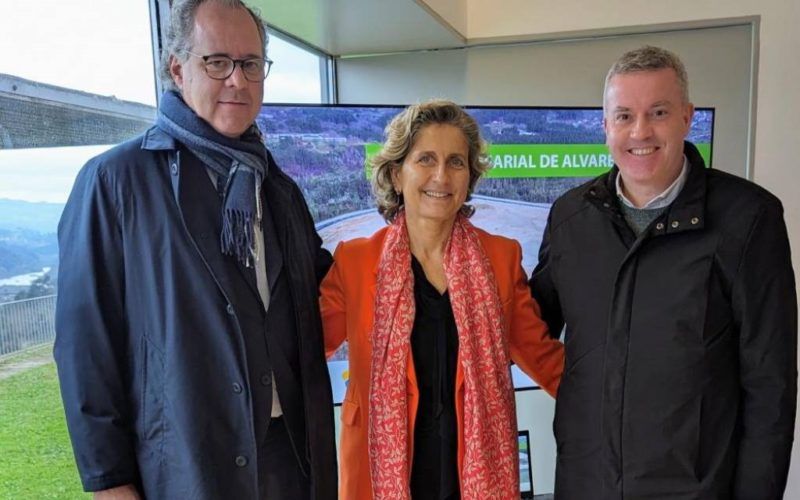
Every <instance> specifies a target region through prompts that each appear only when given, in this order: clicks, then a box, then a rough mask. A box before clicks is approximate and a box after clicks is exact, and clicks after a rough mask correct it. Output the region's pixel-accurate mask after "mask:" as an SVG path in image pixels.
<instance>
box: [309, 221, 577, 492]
mask: <svg viewBox="0 0 800 500" xmlns="http://www.w3.org/2000/svg"><path fill="white" fill-rule="evenodd" d="M386 230H387V228H383V229H381V230H379V231H378V232H376V233H375V234H373V235H372V236H371V237H369V238H357V239H354V240H350V241H347V242H342V243H340V244H339V246H338V247H337V248H336V252H335V253H334V264H333V267H332V268H331V270H330V271H329V272H328V275H327V276H326V277H325V280H324V281H323V282H322V288H321V291H322V297H321V299H320V304H321V309H322V324H323V330H324V333H325V351H326V354H327V355H328V356H331V355H333V353H334V352H336V350H337V349H338V348H339V346H341V345H342V342H344V341H345V340H347V341H348V343H349V360H350V366H349V371H350V379H349V382H348V386H347V393H346V394H345V398H344V401H343V403H342V415H341V418H342V431H341V443H340V459H339V471H340V472H339V476H340V482H339V485H340V490H339V498H341V499H343V500H371V499H372V480H371V478H370V470H369V454H368V449H367V435H368V430H367V421H368V413H369V385H370V363H371V356H372V347H371V343H370V338H369V335H370V332H371V331H372V322H373V307H374V302H375V285H376V282H377V272H378V261H379V259H380V255H381V250H382V248H383V241H384V238H385V236H386ZM478 234H479V239H480V241H481V244H482V245H483V248H484V251H485V252H486V254H487V256H488V257H489V261H490V262H491V265H492V270H493V271H494V275H495V279H496V281H497V287H498V292H499V294H500V301H501V303H502V304H503V315H504V320H505V327H506V332H507V334H508V346H509V351H510V354H511V359H512V360H513V361H514V362H515V363H516V364H517V365H518V366H519V367H520V368H521V369H522V370H523V371H524V372H525V373H527V374H528V375H529V376H530V377H531V378H533V379H534V380H535V381H536V382H538V383H539V385H540V386H541V387H542V388H543V389H544V390H545V391H547V392H548V393H549V394H550V395H551V396H555V394H556V391H557V390H558V383H559V381H560V379H561V372H562V371H563V366H564V347H563V345H562V343H561V342H559V341H557V340H554V339H552V338H551V337H550V336H549V334H548V331H547V325H546V324H545V323H544V322H543V321H542V319H541V317H540V316H541V315H540V312H539V306H538V304H537V303H536V302H535V301H534V300H533V298H532V297H531V292H530V289H529V288H528V284H527V278H526V276H525V272H524V271H523V269H522V265H521V262H522V249H521V248H520V245H519V243H517V241H515V240H512V239H508V238H504V237H501V236H495V235H492V234H489V233H487V232H485V231H482V230H480V229H479V230H478ZM409 349H410V347H409ZM408 360H409V362H408V375H407V388H408V436H409V440H410V442H409V446H408V450H409V457H408V460H409V463H410V462H411V457H413V444H414V443H413V437H414V421H415V417H416V414H417V406H418V403H419V391H418V389H417V379H416V375H415V373H414V362H413V359H412V356H411V355H410V353H409V356H408ZM455 394H456V419H457V425H458V470H459V475H460V473H461V469H462V465H463V464H462V462H463V459H464V446H463V441H464V433H463V425H462V422H463V415H464V373H463V370H462V368H461V363H460V361H459V363H458V365H457V369H456V391H455ZM409 470H410V469H409Z"/></svg>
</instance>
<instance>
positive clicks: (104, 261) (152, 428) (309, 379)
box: [55, 0, 337, 500]
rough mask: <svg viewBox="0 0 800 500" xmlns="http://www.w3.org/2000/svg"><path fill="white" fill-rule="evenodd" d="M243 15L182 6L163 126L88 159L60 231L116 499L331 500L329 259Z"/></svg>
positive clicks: (93, 472) (74, 346)
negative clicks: (267, 100)
mask: <svg viewBox="0 0 800 500" xmlns="http://www.w3.org/2000/svg"><path fill="white" fill-rule="evenodd" d="M264 26H265V25H264V22H263V21H262V20H261V18H260V17H259V16H258V14H256V13H255V12H254V11H253V10H251V9H250V8H248V7H247V6H246V5H244V4H243V3H242V2H241V1H239V0H176V1H175V2H173V6H172V11H171V27H170V30H169V33H168V34H167V36H166V43H165V48H164V50H163V53H162V63H161V70H162V81H163V82H164V84H165V86H166V87H167V89H168V90H167V91H166V92H165V93H164V95H163V96H162V98H161V100H160V104H159V109H158V119H157V122H156V124H155V126H154V127H153V128H151V129H150V130H148V131H147V132H145V134H144V135H143V136H142V137H138V138H136V139H134V140H132V141H130V142H127V143H125V144H122V145H120V146H117V147H115V148H113V149H111V150H110V151H108V152H107V153H105V154H103V155H101V156H99V157H97V158H94V159H92V160H90V161H89V162H88V163H87V165H86V166H85V167H84V168H83V169H82V171H81V173H80V174H79V175H78V178H77V180H76V183H75V186H74V188H73V191H72V194H71V195H70V199H69V201H68V202H67V206H66V207H65V209H64V213H63V216H62V219H61V223H60V226H59V245H60V252H61V255H60V276H59V296H58V303H57V311H56V330H57V336H56V343H55V357H56V361H57V364H58V372H59V378H60V381H61V392H62V397H63V400H64V408H65V412H66V417H67V423H68V427H69V432H70V436H71V439H72V443H73V448H74V451H75V458H76V462H77V465H78V469H79V471H80V476H81V480H82V482H83V486H84V489H85V490H87V491H93V492H95V498H98V499H136V498H150V499H184V498H185V499H189V498H192V499H220V498H235V499H265V498H268V499H270V500H281V499H291V500H294V499H301V498H303V499H309V498H312V499H333V498H335V497H336V490H337V487H336V458H335V446H334V436H333V413H332V410H331V400H332V397H331V388H330V381H329V378H328V372H327V368H326V365H325V357H324V352H323V343H322V334H321V326H320V320H319V309H318V302H317V299H318V291H317V287H318V283H319V280H321V278H322V277H323V276H324V275H325V273H326V272H327V270H328V268H329V266H330V263H331V258H330V254H329V253H328V252H327V251H325V250H323V249H322V247H321V241H320V239H319V236H318V235H317V233H316V232H315V229H314V225H313V221H312V219H311V216H310V215H309V212H308V209H307V207H306V204H305V202H304V200H303V197H302V194H301V193H300V190H299V189H298V187H297V186H296V184H295V183H294V182H293V181H292V180H290V179H289V178H288V177H287V176H286V175H285V174H284V173H283V172H282V171H281V170H280V169H279V168H278V166H277V165H276V164H275V162H274V161H273V159H272V156H271V154H270V153H269V151H268V150H267V149H266V148H265V146H264V144H263V141H262V138H261V135H260V133H259V131H258V129H257V128H256V126H255V124H254V122H255V118H256V116H257V115H258V112H259V110H260V107H261V102H262V97H263V85H264V79H265V78H266V76H267V74H268V72H269V68H270V65H271V61H270V60H269V59H268V58H267V57H266V50H265V48H266V42H267V35H266V31H265V27H264Z"/></svg>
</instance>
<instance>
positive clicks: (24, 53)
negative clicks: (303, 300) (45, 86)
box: [0, 0, 320, 217]
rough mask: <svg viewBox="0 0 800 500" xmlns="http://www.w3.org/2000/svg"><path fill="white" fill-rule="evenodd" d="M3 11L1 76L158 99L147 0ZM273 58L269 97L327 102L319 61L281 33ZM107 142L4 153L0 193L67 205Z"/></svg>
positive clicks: (6, 3)
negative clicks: (80, 175)
mask: <svg viewBox="0 0 800 500" xmlns="http://www.w3.org/2000/svg"><path fill="white" fill-rule="evenodd" d="M0 12H2V15H0V54H2V55H1V56H0V73H6V74H10V75H14V76H19V77H22V78H26V79H29V80H34V81H37V82H43V83H49V84H52V85H58V86H61V87H67V88H72V89H76V90H82V91H84V92H91V93H94V94H100V95H107V96H110V95H113V96H116V97H117V98H118V99H123V100H128V101H134V102H139V103H143V104H148V105H152V106H154V105H155V104H156V91H155V74H154V66H153V53H152V46H151V33H150V12H149V2H147V1H146V0H69V1H65V0H36V1H31V2H25V1H19V0H0ZM267 21H269V19H267ZM268 55H269V57H270V58H271V59H273V60H274V61H275V64H274V66H273V68H272V71H271V72H270V75H269V78H268V79H267V80H266V82H265V91H264V93H265V101H266V102H281V103H293V102H298V103H308V102H311V103H313V102H320V81H319V61H320V60H319V58H317V57H316V56H314V55H312V54H310V53H307V52H304V51H302V50H300V49H298V48H297V47H295V46H293V45H290V44H288V43H286V42H285V41H283V40H281V39H280V38H278V37H277V36H275V35H272V36H271V37H270V43H269V48H268ZM0 120H2V117H1V116H0ZM108 147H110V145H105V146H104V147H102V148H97V147H84V148H80V147H79V148H40V149H31V150H0V198H10V199H18V200H26V201H53V202H63V201H65V200H66V199H67V196H68V195H69V190H70V188H71V186H72V182H73V180H74V176H75V174H76V173H77V171H78V169H79V168H80V166H81V165H83V163H84V162H85V161H86V160H87V159H88V158H90V157H92V156H95V155H96V154H98V152H99V151H102V150H105V149H107V148H108ZM0 217H2V214H0Z"/></svg>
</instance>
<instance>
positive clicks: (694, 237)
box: [531, 143, 797, 500]
mask: <svg viewBox="0 0 800 500" xmlns="http://www.w3.org/2000/svg"><path fill="white" fill-rule="evenodd" d="M685 154H686V156H687V158H688V160H689V163H690V169H689V173H688V178H687V181H686V184H685V186H684V187H683V189H682V191H681V193H680V194H679V195H678V197H677V199H676V200H675V201H674V202H673V203H672V204H671V205H670V207H669V208H668V209H667V210H666V212H665V213H664V214H662V215H661V216H660V217H659V218H657V219H656V220H654V221H653V223H652V224H651V225H650V226H649V227H648V228H647V229H646V230H645V231H643V232H642V234H641V235H640V236H639V237H638V238H637V237H636V236H635V235H634V233H633V232H632V231H631V229H630V228H629V227H628V226H627V224H626V223H625V220H624V218H623V216H622V214H621V212H620V209H619V206H618V201H617V199H616V190H615V178H616V175H618V170H617V169H616V168H614V169H613V170H612V171H611V172H610V173H609V174H606V175H603V176H601V177H599V178H597V179H595V180H593V181H591V182H589V183H587V184H585V185H583V186H581V187H578V188H576V189H574V190H572V191H570V192H568V193H566V194H565V195H564V196H562V197H561V198H559V199H558V200H557V201H556V202H555V204H554V205H553V208H552V210H551V212H550V217H549V221H548V225H547V228H546V231H545V236H544V239H543V242H542V247H541V251H540V257H539V258H540V262H539V264H538V266H537V267H536V269H535V271H534V273H533V276H532V278H531V287H532V290H533V294H534V296H535V297H536V299H537V300H538V302H539V304H540V305H541V307H542V312H543V316H544V318H545V320H546V321H547V323H548V324H549V326H550V329H551V331H552V332H561V331H562V327H563V326H564V325H566V330H565V332H564V341H565V348H566V363H565V367H564V375H563V377H562V379H561V385H560V387H559V391H558V398H557V400H556V416H555V423H554V430H555V435H556V445H557V451H558V458H557V466H556V486H555V497H556V499H558V500H584V499H585V500H621V499H637V500H638V499H645V498H652V499H666V498H669V499H673V500H690V499H691V500H730V499H736V500H745V499H752V500H777V499H780V498H782V495H783V490H784V487H785V485H786V477H787V473H788V468H789V457H790V453H791V448H792V439H793V434H794V419H795V405H796V402H795V398H796V390H797V368H796V364H797V302H796V300H797V299H796V292H795V283H794V272H793V270H792V265H791V262H790V251H789V241H788V237H787V233H786V226H785V224H784V221H783V209H782V207H781V203H780V202H779V201H778V199H776V198H775V197H774V196H772V195H771V194H770V193H768V192H767V191H765V190H764V189H762V188H760V187H758V186H756V185H754V184H752V183H750V182H748V181H746V180H743V179H740V178H737V177H734V176H731V175H728V174H725V173H723V172H720V171H717V170H711V169H707V168H705V166H704V164H703V160H702V158H701V157H700V155H699V154H698V152H697V150H696V149H695V147H694V146H693V145H691V144H690V143H686V146H685Z"/></svg>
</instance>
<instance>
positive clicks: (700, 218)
mask: <svg viewBox="0 0 800 500" xmlns="http://www.w3.org/2000/svg"><path fill="white" fill-rule="evenodd" d="M683 154H684V155H685V156H686V159H687V160H688V161H689V172H688V175H687V179H686V184H685V185H684V186H683V189H682V190H681V192H680V194H678V197H677V198H675V201H673V202H672V204H671V205H670V206H669V208H668V209H667V211H666V212H665V214H664V215H662V216H661V217H659V219H658V221H657V222H656V223H655V224H654V225H653V226H652V227H651V228H650V231H649V235H651V236H655V235H660V234H671V233H679V232H683V231H688V230H695V229H702V228H703V227H704V225H705V205H706V165H705V162H704V161H703V157H702V156H700V152H699V151H698V150H697V148H696V147H695V145H694V144H692V143H691V142H689V141H684V145H683ZM618 175H619V167H617V165H616V164H615V165H614V167H613V168H612V169H611V171H610V172H609V173H607V174H605V175H601V176H600V177H597V178H596V179H594V180H593V181H592V182H590V183H589V185H588V188H587V189H586V191H585V192H584V197H585V199H587V200H588V201H589V202H590V203H592V204H593V205H595V206H596V207H597V208H598V209H600V210H601V211H603V212H605V213H607V214H608V215H609V217H612V218H614V219H615V220H617V221H619V222H620V223H621V224H625V222H624V218H623V217H622V213H621V212H620V209H619V200H618V199H617V196H616V181H617V176H618Z"/></svg>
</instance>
